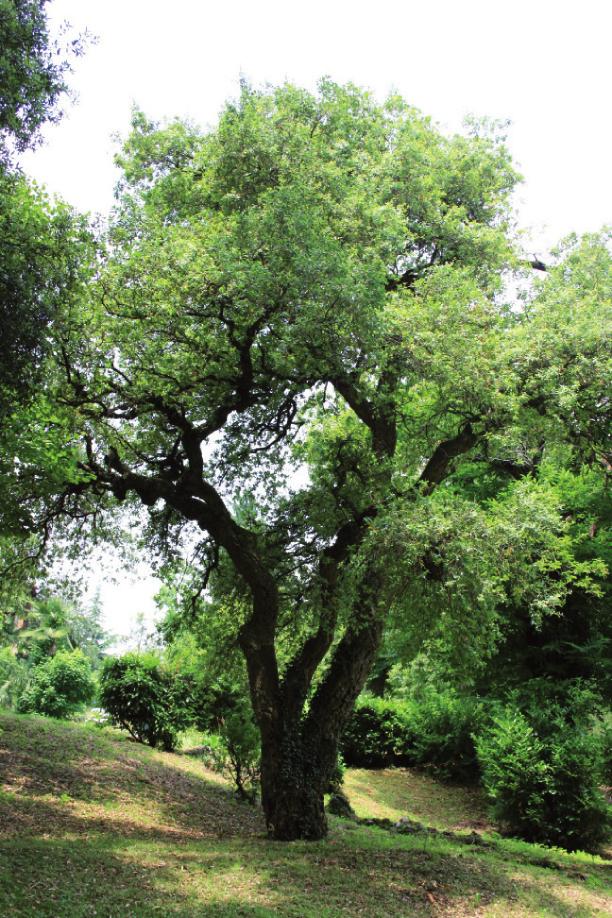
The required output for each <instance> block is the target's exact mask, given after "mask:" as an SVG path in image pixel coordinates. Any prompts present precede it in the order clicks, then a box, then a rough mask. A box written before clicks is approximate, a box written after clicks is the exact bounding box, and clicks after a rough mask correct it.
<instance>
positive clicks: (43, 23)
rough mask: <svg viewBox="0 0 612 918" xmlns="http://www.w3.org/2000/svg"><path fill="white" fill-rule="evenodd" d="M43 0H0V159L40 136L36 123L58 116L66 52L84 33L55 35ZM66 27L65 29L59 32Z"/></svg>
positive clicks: (77, 48)
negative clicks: (64, 39) (64, 37)
mask: <svg viewBox="0 0 612 918" xmlns="http://www.w3.org/2000/svg"><path fill="white" fill-rule="evenodd" d="M47 2H48V0H0V159H3V160H6V159H7V158H8V157H9V156H10V153H11V151H12V150H13V149H15V150H17V151H23V150H25V149H26V148H27V147H30V146H32V145H33V144H36V143H38V142H39V140H40V134H39V131H40V128H41V126H42V125H43V124H44V123H46V122H49V121H51V122H54V121H57V120H58V119H59V118H61V115H62V110H61V107H60V106H61V101H62V99H63V97H64V96H66V95H67V94H68V92H69V88H68V84H67V82H66V78H67V75H68V74H69V73H70V70H71V58H73V57H74V56H78V55H80V54H82V52H83V48H84V44H85V40H86V36H76V37H73V38H71V39H70V40H68V41H67V42H66V43H65V44H64V43H63V42H62V41H60V40H58V39H54V38H53V37H52V36H51V34H50V31H49V24H48V20H47V15H46V7H47ZM66 31H67V29H66V28H65V29H64V33H65V32H66Z"/></svg>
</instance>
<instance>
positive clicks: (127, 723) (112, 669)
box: [100, 653, 191, 751]
mask: <svg viewBox="0 0 612 918" xmlns="http://www.w3.org/2000/svg"><path fill="white" fill-rule="evenodd" d="M100 704H101V705H102V707H103V708H104V710H105V711H107V712H108V714H109V715H110V717H111V719H112V721H113V723H115V724H118V725H119V726H120V727H123V728H124V729H125V730H127V731H128V732H129V733H130V734H131V736H132V737H133V738H134V739H135V740H138V742H139V743H146V744H148V745H149V746H157V745H160V746H161V747H162V748H163V749H166V750H167V751H171V750H172V749H174V748H175V747H176V742H177V738H178V733H179V731H180V730H182V729H184V728H185V727H186V726H187V725H188V724H189V723H190V721H191V710H190V706H189V698H188V697H187V693H186V690H185V685H184V683H183V682H182V681H181V679H180V678H179V677H177V676H173V675H172V674H171V673H169V672H167V671H166V670H165V669H164V667H163V666H162V664H161V662H160V660H159V659H158V657H156V656H155V655H154V654H151V653H146V654H137V653H128V654H125V655H124V656H123V657H115V658H111V659H108V660H106V661H105V662H104V666H103V667H102V672H101V675H100Z"/></svg>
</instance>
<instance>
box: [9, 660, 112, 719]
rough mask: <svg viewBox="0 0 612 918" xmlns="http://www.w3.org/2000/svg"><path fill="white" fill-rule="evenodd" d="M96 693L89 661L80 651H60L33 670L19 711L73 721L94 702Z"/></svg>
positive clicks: (19, 705) (21, 699) (20, 701)
mask: <svg viewBox="0 0 612 918" xmlns="http://www.w3.org/2000/svg"><path fill="white" fill-rule="evenodd" d="M95 690H96V686H95V682H94V679H93V675H92V672H91V664H90V662H89V660H88V659H87V657H85V656H84V655H83V653H81V651H80V650H73V651H67V650H65V651H59V652H58V653H57V654H56V655H55V656H54V657H52V658H51V659H50V660H47V661H46V662H45V663H40V664H39V665H38V666H35V667H34V669H33V671H32V678H31V680H30V683H29V685H28V687H27V688H26V690H25V691H24V692H23V694H22V695H21V697H20V699H19V704H18V707H19V710H20V711H23V712H27V713H36V714H46V715H47V716H48V717H70V716H71V715H72V714H75V713H76V712H77V711H78V710H79V709H80V708H82V707H83V706H84V705H85V704H87V703H88V702H90V701H91V700H92V698H93V696H94V694H95Z"/></svg>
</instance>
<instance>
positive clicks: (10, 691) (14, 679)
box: [0, 647, 30, 708]
mask: <svg viewBox="0 0 612 918" xmlns="http://www.w3.org/2000/svg"><path fill="white" fill-rule="evenodd" d="M29 673H30V667H29V666H28V664H27V663H26V661H25V660H23V659H21V658H20V657H18V656H17V655H16V654H15V651H14V650H13V649H12V648H11V647H0V708H16V707H17V703H18V701H19V698H20V697H21V695H22V694H23V692H24V691H25V688H26V686H27V684H28V678H29Z"/></svg>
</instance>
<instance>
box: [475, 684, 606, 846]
mask: <svg viewBox="0 0 612 918" xmlns="http://www.w3.org/2000/svg"><path fill="white" fill-rule="evenodd" d="M476 749H477V754H478V760H479V762H480V767H481V769H482V775H483V785H484V788H485V790H486V792H487V795H488V797H489V799H490V801H491V811H492V815H493V816H494V817H495V818H496V819H497V820H499V821H500V822H501V823H502V824H504V825H505V826H506V828H507V829H508V831H509V832H510V833H514V834H517V835H519V836H521V837H522V838H525V839H526V840H528V841H539V842H543V843H544V844H547V845H558V846H561V847H563V848H567V849H568V850H570V851H574V850H577V849H583V850H587V851H592V850H596V849H597V847H598V845H599V844H600V843H601V842H603V841H604V840H605V839H606V837H607V833H608V830H609V828H610V819H609V811H608V807H607V805H606V802H605V800H604V797H603V794H602V792H601V789H600V786H599V785H600V782H601V778H602V761H601V741H600V740H599V738H598V737H597V736H596V735H595V734H594V733H593V731H592V729H589V724H588V722H585V721H584V719H582V720H581V721H577V722H573V721H572V716H571V712H570V711H568V710H567V709H563V708H561V707H560V706H559V705H552V704H548V705H547V704H545V702H540V703H539V705H538V714H537V718H535V722H534V719H533V718H530V717H528V716H527V715H526V714H524V713H523V712H522V711H521V710H519V709H518V708H517V707H516V706H514V705H508V706H505V707H500V708H499V709H498V710H497V712H496V713H495V714H494V715H493V717H492V720H491V723H490V725H489V726H488V728H486V729H484V730H483V731H482V732H481V733H480V734H479V735H478V736H477V737H476Z"/></svg>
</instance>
